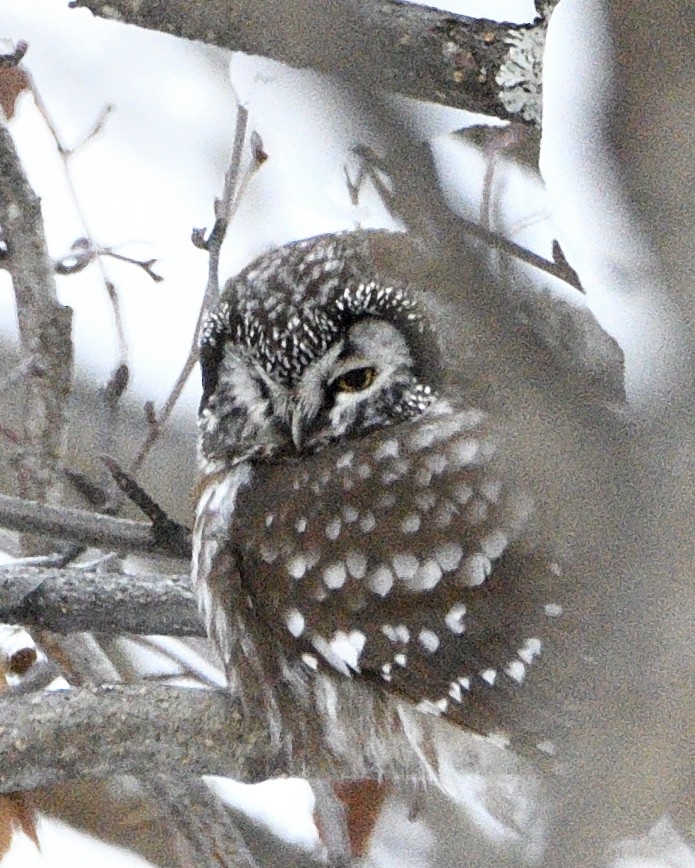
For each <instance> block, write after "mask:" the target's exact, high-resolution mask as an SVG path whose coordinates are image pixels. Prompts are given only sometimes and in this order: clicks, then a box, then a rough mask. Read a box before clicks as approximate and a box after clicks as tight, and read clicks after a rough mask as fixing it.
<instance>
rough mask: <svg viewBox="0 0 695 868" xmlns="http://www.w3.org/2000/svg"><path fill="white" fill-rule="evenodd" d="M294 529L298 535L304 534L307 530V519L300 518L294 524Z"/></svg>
mask: <svg viewBox="0 0 695 868" xmlns="http://www.w3.org/2000/svg"><path fill="white" fill-rule="evenodd" d="M294 529H295V530H296V531H297V533H304V531H305V530H306V519H305V518H304V517H302V518H298V519H297V521H295V523H294Z"/></svg>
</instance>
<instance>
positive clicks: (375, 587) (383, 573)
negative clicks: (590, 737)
mask: <svg viewBox="0 0 695 868" xmlns="http://www.w3.org/2000/svg"><path fill="white" fill-rule="evenodd" d="M393 582H394V575H393V571H392V570H391V569H390V568H389V567H387V566H381V567H377V568H376V569H375V570H374V571H373V572H371V573H370V574H369V575H368V576H367V585H368V586H369V587H370V588H371V590H372V591H374V593H375V594H378V595H379V596H380V597H385V596H386V595H387V594H388V592H389V591H390V590H391V588H392V587H393Z"/></svg>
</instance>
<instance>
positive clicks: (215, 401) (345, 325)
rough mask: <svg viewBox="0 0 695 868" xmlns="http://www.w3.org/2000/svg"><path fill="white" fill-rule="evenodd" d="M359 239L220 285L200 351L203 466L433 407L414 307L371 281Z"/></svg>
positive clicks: (431, 342)
mask: <svg viewBox="0 0 695 868" xmlns="http://www.w3.org/2000/svg"><path fill="white" fill-rule="evenodd" d="M364 234H365V233H345V234H340V235H324V236H319V237H317V238H312V239H308V240H306V241H300V242H296V243H293V244H288V245H286V246H284V247H281V248H279V249H277V250H275V251H273V252H272V253H269V254H266V255H264V256H262V257H260V258H259V259H257V260H256V261H255V262H253V263H252V264H251V265H250V266H249V267H248V268H246V269H245V270H244V271H242V272H241V274H239V275H238V276H237V277H235V278H233V279H232V280H230V281H229V282H228V283H227V285H226V286H225V288H224V291H223V293H222V295H221V297H220V300H219V302H218V304H217V306H216V307H215V309H214V310H213V311H212V312H211V313H210V315H209V316H208V319H207V321H206V324H205V327H204V329H203V337H202V342H201V350H200V361H201V368H202V377H203V397H202V400H201V405H200V422H199V424H200V431H201V437H200V449H201V453H202V455H201V458H202V459H203V461H204V462H205V464H206V466H207V467H208V469H213V468H216V467H217V466H228V465H229V463H230V462H231V463H235V462H237V461H241V460H246V459H249V458H259V459H260V458H273V457H280V456H288V455H292V454H301V453H306V452H311V451H316V450H318V449H321V448H322V447H323V446H325V445H327V444H329V443H332V442H335V441H339V440H346V439H351V438H354V437H360V436H362V435H364V434H366V433H368V432H369V431H371V430H373V429H374V428H377V427H383V426H386V425H391V424H394V423H396V422H402V421H405V420H407V419H410V418H414V417H417V416H419V415H421V414H422V413H424V412H426V410H427V409H428V408H429V407H430V406H431V405H432V404H433V403H434V402H435V401H437V400H438V399H437V392H436V390H437V387H438V385H439V376H440V364H439V357H438V352H437V350H436V347H437V341H436V338H435V336H434V334H433V332H432V330H431V329H430V326H429V324H428V322H427V318H426V310H425V301H424V299H423V298H422V296H421V295H420V294H419V293H417V292H415V291H413V290H411V289H409V288H406V287H404V286H402V285H390V284H386V283H383V282H381V281H380V280H379V278H378V277H377V276H376V274H375V272H374V269H373V267H372V266H370V264H369V262H368V259H367V258H366V257H365V249H364V243H363V242H362V239H363V237H364Z"/></svg>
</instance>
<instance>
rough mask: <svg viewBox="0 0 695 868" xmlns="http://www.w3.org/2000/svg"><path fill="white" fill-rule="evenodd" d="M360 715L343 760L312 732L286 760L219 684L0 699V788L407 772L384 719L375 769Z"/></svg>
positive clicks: (411, 762)
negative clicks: (128, 779)
mask: <svg viewBox="0 0 695 868" xmlns="http://www.w3.org/2000/svg"><path fill="white" fill-rule="evenodd" d="M356 689H358V690H361V691H365V690H369V688H365V687H357V688H356ZM385 721H386V718H384V723H385ZM346 723H347V721H346ZM359 723H360V721H359V719H358V718H355V725H354V726H352V728H351V729H350V731H349V732H348V733H347V739H348V740H349V743H350V747H351V750H350V752H349V753H346V754H345V756H342V758H338V757H337V756H334V755H332V754H330V753H329V752H328V750H317V749H316V744H315V742H314V740H313V739H312V737H311V733H307V734H306V736H307V737H306V740H303V741H302V742H301V743H300V742H295V743H294V744H293V751H292V757H290V758H288V757H287V756H285V755H280V752H279V750H276V749H274V748H273V747H271V744H270V739H269V737H268V734H267V733H266V732H264V731H263V728H262V725H261V722H260V719H259V718H257V717H255V716H252V715H244V714H242V713H241V709H240V707H239V706H238V705H236V704H235V703H234V702H233V701H232V700H231V699H230V697H229V695H228V694H226V693H223V692H219V691H213V690H192V689H190V688H177V687H160V686H154V685H146V686H145V685H141V684H140V685H128V686H126V685H117V686H111V687H99V688H83V689H79V690H77V689H75V690H65V691H56V692H53V693H42V694H33V695H30V696H18V697H9V698H6V699H4V700H3V701H2V702H0V792H14V791H17V790H33V789H36V788H38V787H49V786H55V785H56V784H60V783H63V782H65V781H69V780H78V779H82V778H89V777H93V778H95V777H110V776H113V775H116V774H132V775H137V776H138V777H140V778H143V777H144V778H146V777H149V776H150V775H153V774H172V775H187V774H191V775H194V774H221V775H229V776H232V777H234V778H237V779H238V780H244V781H248V782H256V781H261V780H265V779H267V778H269V777H274V776H277V775H286V774H289V775H297V776H304V777H311V778H326V777H334V778H341V777H347V778H357V779H359V778H360V777H371V776H372V775H374V774H375V773H377V771H378V772H379V773H383V774H386V775H389V776H393V777H398V778H402V777H403V776H404V775H407V774H411V773H415V771H416V769H417V760H415V759H414V756H413V757H411V758H410V759H408V754H407V753H406V752H404V751H403V743H402V740H403V735H402V732H400V731H398V730H397V728H395V727H393V726H392V727H391V731H388V730H387V729H386V728H385V727H384V731H383V733H382V736H383V738H384V739H386V744H387V746H388V747H389V750H388V751H386V752H384V754H383V756H382V758H381V761H380V762H379V768H378V769H377V768H376V767H375V766H374V765H373V761H372V760H371V759H370V758H369V756H368V755H367V754H368V748H367V747H366V740H365V738H364V732H363V727H361V726H360V725H359Z"/></svg>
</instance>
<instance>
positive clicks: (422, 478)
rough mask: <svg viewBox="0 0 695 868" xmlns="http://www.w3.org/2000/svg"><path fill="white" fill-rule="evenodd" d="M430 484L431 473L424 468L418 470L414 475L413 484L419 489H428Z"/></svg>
mask: <svg viewBox="0 0 695 868" xmlns="http://www.w3.org/2000/svg"><path fill="white" fill-rule="evenodd" d="M430 482H432V471H431V470H427V468H426V467H422V468H420V470H418V471H417V473H416V474H415V484H416V485H419V486H420V488H429V485H430Z"/></svg>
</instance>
